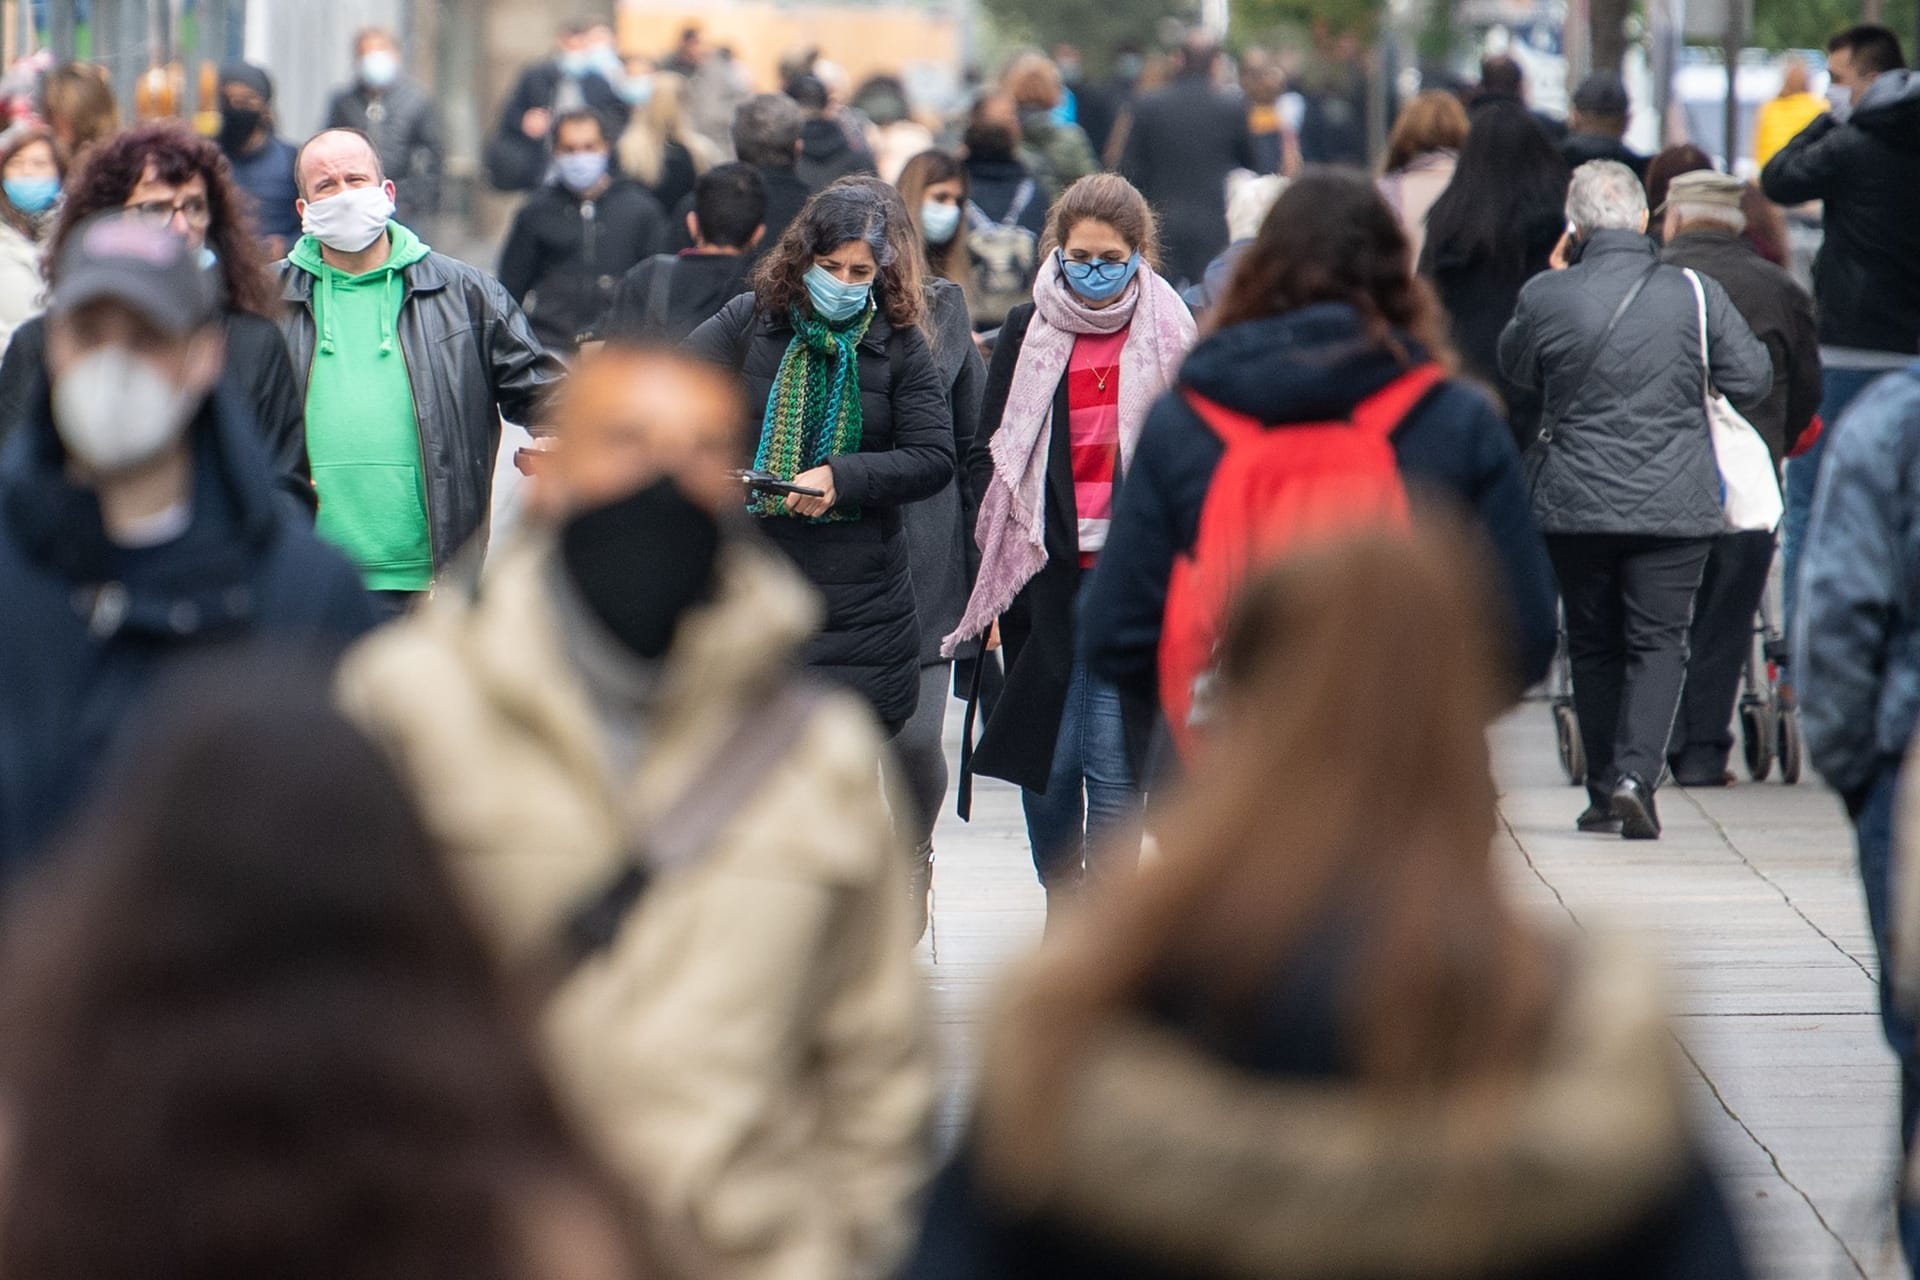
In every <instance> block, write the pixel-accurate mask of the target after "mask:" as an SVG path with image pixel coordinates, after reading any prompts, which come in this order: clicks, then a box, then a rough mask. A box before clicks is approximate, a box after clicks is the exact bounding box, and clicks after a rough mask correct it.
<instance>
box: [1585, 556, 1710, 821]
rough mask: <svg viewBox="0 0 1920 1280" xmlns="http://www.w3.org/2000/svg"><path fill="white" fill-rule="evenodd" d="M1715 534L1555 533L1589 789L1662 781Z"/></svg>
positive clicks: (1598, 792)
mask: <svg viewBox="0 0 1920 1280" xmlns="http://www.w3.org/2000/svg"><path fill="white" fill-rule="evenodd" d="M1712 546H1713V539H1711V538H1648V537H1639V536H1635V535H1627V534H1594V533H1571V534H1549V535H1548V536H1547V552H1548V554H1549V555H1551V556H1552V558H1553V570H1554V573H1555V574H1556V575H1557V576H1558V577H1559V579H1560V598H1561V600H1562V602H1563V603H1564V604H1565V605H1566V611H1567V655H1568V657H1569V658H1570V659H1571V660H1572V664H1573V709H1574V712H1575V714H1576V715H1577V716H1578V718H1579V720H1580V741H1581V744H1582V745H1583V746H1584V747H1585V748H1586V752H1587V790H1588V792H1589V793H1590V794H1591V795H1592V796H1593V798H1594V799H1595V800H1604V799H1605V797H1606V796H1607V795H1608V794H1609V793H1610V792H1611V791H1612V790H1613V787H1614V784H1615V783H1616V782H1618V781H1619V780H1620V779H1621V778H1622V777H1623V776H1625V775H1627V774H1633V775H1634V776H1635V777H1637V778H1639V779H1640V781H1641V782H1643V783H1645V784H1646V785H1647V786H1648V787H1649V788H1651V787H1655V786H1658V785H1659V781H1660V773H1661V770H1662V768H1663V767H1664V766H1665V765H1666V761H1667V741H1668V739H1669V738H1670V737H1671V736H1672V734H1673V719H1674V713H1675V711H1676V710H1677V709H1678V708H1679V705H1680V687H1681V685H1682V684H1683V683H1684V681H1685V679H1686V672H1687V628H1688V626H1689V625H1690V623H1691V622H1692V620H1693V597H1694V593H1695V592H1696V591H1698V590H1699V588H1700V574H1701V572H1702V570H1703V569H1705V567H1706V563H1707V552H1708V551H1709V550H1711V548H1712Z"/></svg>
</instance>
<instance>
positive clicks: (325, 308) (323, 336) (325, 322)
mask: <svg viewBox="0 0 1920 1280" xmlns="http://www.w3.org/2000/svg"><path fill="white" fill-rule="evenodd" d="M335 274H336V273H335V272H333V271H323V272H321V273H320V287H321V289H322V290H324V291H325V293H326V297H325V298H324V299H323V300H322V301H321V303H320V354H321V355H323V356H330V355H332V354H333V280H334V276H335Z"/></svg>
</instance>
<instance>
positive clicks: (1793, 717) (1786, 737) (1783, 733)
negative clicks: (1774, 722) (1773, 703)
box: [1780, 707, 1805, 786]
mask: <svg viewBox="0 0 1920 1280" xmlns="http://www.w3.org/2000/svg"><path fill="white" fill-rule="evenodd" d="M1804 756H1805V748H1804V747H1802V745H1801V743H1800V711H1799V708H1797V707H1796V708H1791V709H1789V710H1786V711H1783V712H1781V713H1780V781H1781V782H1783V783H1785V784H1786V785H1787V786H1792V785H1793V784H1794V783H1796V782H1798V781H1800V764H1801V761H1802V759H1803V758H1804Z"/></svg>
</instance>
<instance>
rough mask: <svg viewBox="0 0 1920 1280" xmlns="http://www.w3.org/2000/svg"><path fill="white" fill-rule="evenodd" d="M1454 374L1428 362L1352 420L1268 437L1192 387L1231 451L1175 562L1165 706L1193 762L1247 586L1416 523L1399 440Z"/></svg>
mask: <svg viewBox="0 0 1920 1280" xmlns="http://www.w3.org/2000/svg"><path fill="white" fill-rule="evenodd" d="M1445 377H1446V374H1445V372H1444V371H1442V370H1441V368H1440V367H1439V366H1438V365H1434V364H1422V365H1417V366H1415V367H1414V368H1413V369H1412V370H1410V371H1408V372H1407V373H1404V374H1402V375H1401V376H1400V377H1398V378H1396V379H1394V380H1393V381H1392V382H1390V383H1388V384H1387V385H1386V386H1384V387H1382V388H1381V389H1380V390H1379V391H1377V392H1375V393H1374V394H1373V395H1371V396H1369V397H1367V399H1365V400H1363V401H1361V402H1360V403H1359V404H1358V405H1356V406H1354V410H1353V416H1352V418H1351V420H1349V421H1346V422H1337V421H1335V422H1309V423H1299V424H1295V425H1288V426H1286V427H1282V428H1278V429H1274V430H1269V429H1268V428H1267V427H1266V426H1265V425H1263V424H1262V423H1261V422H1260V421H1259V420H1258V419H1256V418H1252V417H1249V416H1248V415H1246V414H1242V413H1236V412H1234V411H1233V410H1231V409H1228V408H1226V407H1225V406H1224V405H1220V404H1216V403H1215V402H1214V401H1212V400H1209V399H1207V398H1206V397H1205V396H1202V395H1199V394H1198V393H1196V392H1194V391H1193V390H1191V389H1188V390H1186V391H1184V392H1183V393H1182V394H1183V395H1184V396H1185V397H1186V401H1187V406H1188V407H1189V408H1191V409H1192V410H1193V411H1194V412H1195V413H1196V414H1198V415H1199V417H1200V420H1201V421H1202V422H1204V423H1205V424H1206V425H1207V427H1208V428H1209V429H1210V430H1211V431H1212V432H1213V433H1214V434H1215V435H1217V436H1219V437H1220V440H1221V443H1223V444H1224V445H1225V446H1226V452H1225V453H1224V454H1223V455H1222V456H1221V458H1220V466H1219V469H1218V470H1216V471H1215V472H1214V474H1213V482H1212V484H1210V485H1209V486H1208V487H1207V498H1206V502H1205V504H1204V505H1203V506H1202V507H1201V508H1200V527H1199V530H1198V532H1197V533H1196V534H1195V536H1194V540H1193V549H1192V550H1191V551H1189V552H1188V553H1187V554H1185V555H1183V556H1179V557H1177V558H1176V559H1175V560H1174V564H1173V575H1172V577H1171V578H1170V579H1169V580H1168V582H1167V612H1166V619H1165V622H1164V624H1163V626H1162V628H1161V632H1160V701H1161V705H1162V708H1163V709H1164V710H1165V712H1166V716H1167V727H1168V728H1169V729H1170V730H1171V731H1172V733H1173V738H1174V742H1175V743H1176V744H1177V745H1178V746H1179V748H1180V754H1181V755H1182V756H1185V757H1191V755H1192V752H1193V747H1194V745H1195V742H1196V740H1197V732H1198V729H1199V727H1200V724H1201V722H1202V721H1204V719H1205V717H1206V711H1207V708H1206V705H1205V702H1206V695H1207V685H1208V683H1209V681H1210V680H1211V675H1212V671H1213V668H1214V660H1215V659H1214V650H1215V648H1216V647H1217V646H1218V644H1219V643H1220V638H1221V631H1222V629H1223V628H1224V627H1225V625H1226V619H1227V613H1228V610H1229V608H1230V607H1231V606H1232V604H1233V602H1234V598H1235V597H1236V596H1237V595H1238V593H1239V591H1240V588H1241V587H1242V586H1243V585H1244V584H1245V583H1246V581H1247V580H1248V579H1249V578H1250V577H1252V576H1253V575H1254V574H1255V573H1257V572H1258V571H1259V570H1260V569H1261V568H1262V567H1264V566H1265V565H1268V564H1270V563H1272V562H1273V561H1275V560H1277V559H1279V558H1280V557H1281V556H1283V555H1285V554H1286V553H1287V552H1288V551H1290V550H1294V549H1297V548H1298V547H1299V546H1300V545H1302V544H1303V543H1307V542H1311V541H1314V540H1316V539H1325V538H1326V537H1328V536H1329V535H1332V534H1338V533H1343V532H1347V531H1350V530H1357V529H1360V528H1365V527H1368V526H1372V525H1379V524H1388V525H1393V526H1396V527H1398V526H1404V525H1406V523H1407V521H1408V519H1409V514H1408V508H1407V489H1406V485H1405V483H1404V482H1403V481H1402V480H1401V478H1400V467H1399V464H1398V462H1397V461H1396V460H1395V458H1394V453H1393V445H1392V444H1391V443H1390V440H1389V438H1390V437H1391V436H1392V435H1393V433H1394V431H1395V429H1397V428H1398V427H1399V426H1400V424H1401V423H1402V422H1403V421H1405V420H1406V417H1407V415H1408V414H1409V413H1411V412H1413V410H1414V409H1415V408H1416V407H1417V406H1418V405H1419V404H1420V402H1421V401H1422V400H1423V399H1425V398H1426V395H1427V393H1428V392H1429V391H1431V390H1433V388H1434V387H1435V386H1436V385H1438V384H1439V383H1440V382H1441V381H1442V380H1444V378H1445Z"/></svg>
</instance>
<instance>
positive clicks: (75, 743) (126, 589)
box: [0, 378, 373, 889]
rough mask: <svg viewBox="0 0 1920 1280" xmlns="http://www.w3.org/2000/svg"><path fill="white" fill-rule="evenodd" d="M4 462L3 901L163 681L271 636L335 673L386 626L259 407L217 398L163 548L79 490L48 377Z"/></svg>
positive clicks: (196, 432) (0, 630)
mask: <svg viewBox="0 0 1920 1280" xmlns="http://www.w3.org/2000/svg"><path fill="white" fill-rule="evenodd" d="M38 381H39V386H38V388H37V389H36V392H35V394H34V395H32V396H31V397H30V398H29V399H28V404H29V405H30V406H32V410H31V413H32V416H31V417H30V418H29V419H28V420H27V421H25V422H22V423H20V424H18V429H17V430H14V431H13V432H12V433H11V434H10V435H9V437H8V439H7V442H6V445H5V447H4V449H3V450H0V601H5V607H4V608H0V671H3V672H5V673H6V674H5V678H4V679H0V889H4V888H5V887H6V885H7V884H8V882H10V881H12V880H14V879H16V878H17V876H18V874H19V873H20V872H21V871H22V870H23V869H24V868H26V867H27V866H28V865H29V864H30V863H31V862H32V861H33V860H34V859H35V857H36V855H37V854H38V852H39V851H40V848H41V846H42V845H44V843H45V842H46V840H47V838H48V837H49V836H50V835H52V834H54V833H55V832H56V831H57V830H58V828H59V827H60V825H61V823H62V822H63V821H64V820H65V819H66V818H67V816H68V815H69V814H70V813H71V812H72V811H73V809H74V808H75V806H76V804H77V803H78V802H79V800H80V799H81V798H82V797H83V796H84V795H85V793H86V789H87V787H88V785H89V784H90V782H91V781H92V779H93V777H94V775H95V773H96V771H97V770H98V768H99V766H100V764H101V762H102V759H103V757H104V756H105V755H106V754H107V752H108V751H109V749H110V748H111V747H112V745H113V743H114V740H115V738H116V736H117V735H118V734H119V733H120V731H121V729H122V727H123V726H124V725H125V724H126V723H127V721H128V720H129V718H130V715H131V713H133V712H134V711H135V710H136V709H137V707H138V705H139V703H140V702H141V700H142V699H143V698H144V697H145V696H146V694H147V692H148V691H149V690H150V689H151V688H152V687H153V685H154V684H155V682H156V681H157V680H158V679H160V678H161V677H162V676H164V675H165V674H166V673H167V672H168V671H169V670H170V669H171V668H173V667H174V666H176V665H177V664H179V663H180V662H182V661H183V660H188V659H193V658H202V657H204V656H205V655H207V654H208V653H210V652H214V651H216V650H217V649H219V648H220V647H222V646H237V645H240V644H242V643H247V642H256V643H257V642H261V641H266V642H268V643H270V644H271V645H272V646H273V648H274V649H275V652H276V653H278V652H281V651H285V652H286V653H287V654H288V655H289V657H290V658H292V659H295V660H300V659H305V660H308V661H313V660H320V661H325V660H330V659H331V658H333V657H335V656H337V655H338V653H339V652H340V650H341V649H343V648H344V647H345V646H346V644H347V643H348V642H349V641H351V640H352V639H354V638H355V637H357V636H358V635H360V634H361V633H362V632H364V631H366V630H368V629H369V628H371V626H372V625H373V615H372V612H371V607H370V605H369V603H368V600H367V597H366V594H365V592H364V591H363V590H362V589H361V586H360V581H359V577H358V575H357V574H356V573H355V571H354V569H353V567H352V566H351V565H350V564H348V563H347V561H346V560H344V559H343V558H342V557H341V556H340V555H338V554H337V553H336V552H334V551H333V550H332V549H330V548H328V547H326V546H325V545H323V544H322V543H321V542H320V541H319V540H318V539H317V538H316V537H315V536H314V533H313V530H312V527H311V524H310V523H309V521H310V519H311V517H306V516H303V515H302V514H301V512H300V511H299V510H298V509H297V507H296V504H295V503H294V502H293V501H292V500H290V499H288V498H286V497H285V496H284V495H282V494H280V493H279V492H278V491H277V490H276V488H275V485H274V478H273V474H272V472H271V470H270V469H269V467H268V464H267V460H266V456H265V454H264V452H263V451H262V449H261V446H260V443H259V441H258V439H257V438H256V433H255V431H254V429H253V426H252V424H251V423H250V422H249V421H248V420H247V416H246V413H247V411H246V409H245V407H244V406H243V405H241V404H240V403H239V402H238V401H237V400H234V399H232V398H230V397H228V396H226V395H225V394H224V393H220V394H217V395H216V396H215V397H214V398H210V399H209V400H208V401H207V403H206V405H205V406H204V407H203V408H202V409H201V411H200V413H199V415H198V417H196V418H195V420H194V422H193V423H192V425H191V426H189V427H188V431H189V433H190V436H191V438H192V440H193V449H194V483H193V516H192V523H191V524H190V525H189V527H188V528H187V531H186V532H185V533H184V534H182V535H181V536H180V537H178V538H176V539H174V540H173V541H171V542H167V543H164V544H162V545H160V546H156V547H150V548H142V549H129V548H123V547H118V546H116V545H114V544H113V543H112V542H110V541H109V540H108V538H107V536H106V532H105V529H104V528H103V526H102V524H101V519H100V506H99V502H98V501H97V499H96V498H95V496H94V494H93V491H92V490H90V489H85V488H81V487H79V486H77V485H75V484H74V483H73V482H71V481H70V480H69V479H68V478H67V476H66V474H65V467H66V450H65V448H64V446H62V444H61V443H60V438H59V435H58V433H57V432H56V431H55V430H54V427H53V418H52V411H51V407H50V405H49V401H48V394H47V386H46V380H45V379H44V378H41V379H39V380H38Z"/></svg>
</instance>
